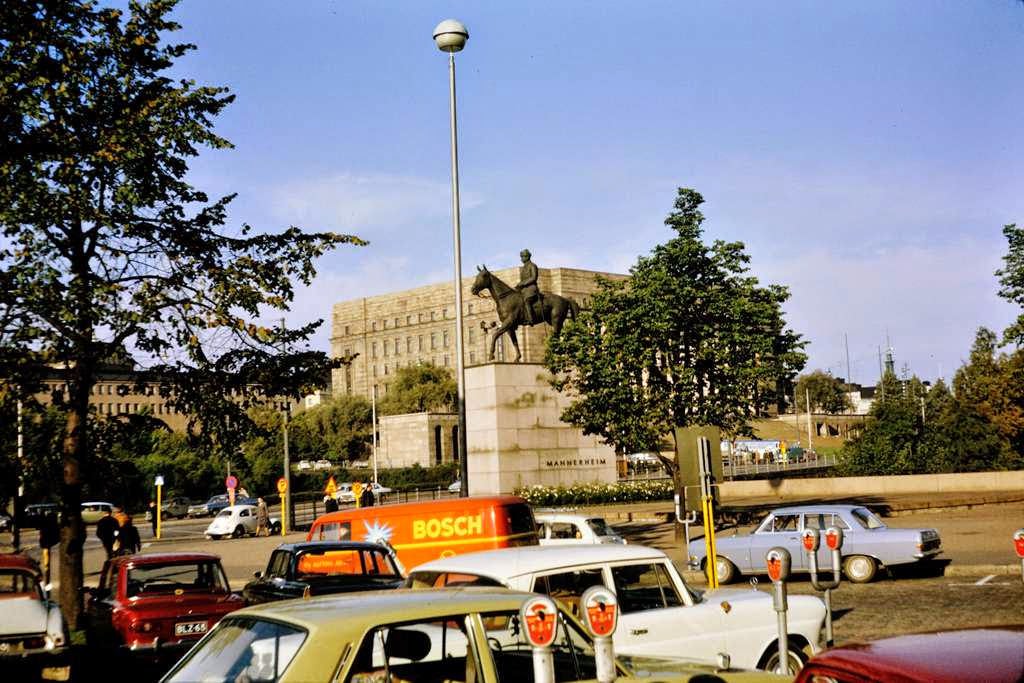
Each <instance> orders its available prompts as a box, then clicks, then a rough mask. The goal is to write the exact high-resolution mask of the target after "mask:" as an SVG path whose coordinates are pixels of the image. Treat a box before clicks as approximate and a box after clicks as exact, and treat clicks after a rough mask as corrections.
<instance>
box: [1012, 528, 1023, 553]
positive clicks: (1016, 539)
mask: <svg viewBox="0 0 1024 683" xmlns="http://www.w3.org/2000/svg"><path fill="white" fill-rule="evenodd" d="M1013 547H1014V548H1015V549H1016V550H1017V555H1018V557H1022V558H1024V529H1017V530H1016V531H1014V532H1013Z"/></svg>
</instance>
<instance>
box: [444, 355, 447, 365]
mask: <svg viewBox="0 0 1024 683" xmlns="http://www.w3.org/2000/svg"><path fill="white" fill-rule="evenodd" d="M444 366H445V367H448V356H447V354H446V355H445V357H444Z"/></svg>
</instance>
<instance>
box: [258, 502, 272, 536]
mask: <svg viewBox="0 0 1024 683" xmlns="http://www.w3.org/2000/svg"><path fill="white" fill-rule="evenodd" d="M264 531H266V532H267V536H269V535H270V511H269V510H267V501H265V500H263V497H262V496H260V498H259V499H257V501H256V535H257V536H262V535H263V532H264Z"/></svg>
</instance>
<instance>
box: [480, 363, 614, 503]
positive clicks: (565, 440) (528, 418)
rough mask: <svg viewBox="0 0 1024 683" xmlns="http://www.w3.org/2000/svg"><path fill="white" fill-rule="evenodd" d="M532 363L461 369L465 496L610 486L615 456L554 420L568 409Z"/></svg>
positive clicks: (543, 371)
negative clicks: (578, 485)
mask: <svg viewBox="0 0 1024 683" xmlns="http://www.w3.org/2000/svg"><path fill="white" fill-rule="evenodd" d="M550 377H551V375H550V373H548V371H547V370H546V369H545V368H544V366H542V365H536V364H532V363H490V364H487V365H477V366H474V367H470V368H467V369H466V441H467V448H468V449H469V463H468V467H469V492H470V494H471V495H486V494H506V493H512V492H513V491H514V490H515V489H517V488H520V487H523V486H532V485H534V484H542V485H544V486H557V485H559V484H562V485H565V486H569V485H571V484H576V483H593V482H600V483H614V482H615V481H616V479H617V478H616V474H615V452H614V450H613V449H612V448H611V447H610V446H606V445H604V444H602V443H601V442H600V441H599V440H598V438H597V437H595V436H584V435H583V432H582V431H581V430H579V429H577V428H576V427H573V426H571V425H568V424H566V423H564V422H562V421H561V420H560V419H559V415H561V413H562V410H564V409H565V407H566V406H567V405H568V404H569V399H568V397H566V396H563V395H562V394H560V393H558V392H557V391H555V390H554V389H553V388H551V386H550V384H549V383H548V380H549V379H550Z"/></svg>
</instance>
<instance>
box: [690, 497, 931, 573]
mask: <svg viewBox="0 0 1024 683" xmlns="http://www.w3.org/2000/svg"><path fill="white" fill-rule="evenodd" d="M830 526H837V527H839V528H840V529H842V530H843V548H842V555H843V573H844V574H846V577H847V578H848V579H849V580H850V581H852V582H853V583H868V582H870V581H872V580H873V579H874V578H875V575H876V574H877V573H878V570H879V569H880V568H882V567H892V566H896V565H902V564H912V563H915V562H922V561H924V560H929V559H931V558H934V557H935V556H936V555H938V554H939V553H940V552H942V540H941V539H940V538H939V532H938V531H936V530H935V529H890V528H889V527H887V526H886V525H885V523H884V522H883V521H882V520H881V519H879V518H878V516H877V515H875V514H874V513H873V512H871V511H870V510H868V509H867V508H866V507H863V506H861V505H799V506H795V507H785V508H778V509H776V510H773V511H772V512H771V513H769V514H768V516H767V517H765V518H764V520H763V521H762V522H761V523H760V524H759V525H758V527H757V529H756V530H755V531H754V532H753V533H751V534H746V535H739V536H717V537H716V538H715V548H716V552H717V555H718V559H717V566H716V568H717V570H718V580H719V583H729V582H730V581H733V580H735V579H737V578H738V577H739V576H740V575H742V574H760V573H764V556H765V553H767V552H768V550H769V549H771V548H772V547H774V546H781V547H784V548H786V549H787V550H788V551H789V553H790V556H791V557H792V558H793V560H792V561H793V564H792V571H794V572H806V571H809V570H810V565H809V563H808V562H807V553H806V552H805V551H804V549H803V546H802V545H801V541H800V534H801V533H802V532H803V530H804V529H819V530H821V531H824V530H825V529H827V528H828V527H830ZM830 552H831V551H829V549H828V548H827V547H826V545H825V543H822V544H821V547H820V548H819V550H818V566H819V567H830V566H831V564H832V560H831V555H830ZM689 555H690V564H691V565H692V566H694V567H697V566H699V567H701V568H702V569H703V568H704V563H705V561H706V559H707V558H706V557H705V555H706V551H705V548H704V539H702V538H701V539H697V540H695V541H691V542H690V547H689Z"/></svg>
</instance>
